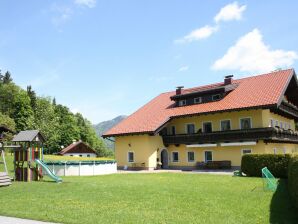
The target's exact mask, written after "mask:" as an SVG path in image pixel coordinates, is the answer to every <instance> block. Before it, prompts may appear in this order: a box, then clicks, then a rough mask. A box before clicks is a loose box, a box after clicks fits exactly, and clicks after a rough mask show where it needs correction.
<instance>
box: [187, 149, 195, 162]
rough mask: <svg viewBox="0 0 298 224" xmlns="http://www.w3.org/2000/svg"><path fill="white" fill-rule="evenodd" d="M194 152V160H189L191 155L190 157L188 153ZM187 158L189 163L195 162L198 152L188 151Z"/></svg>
mask: <svg viewBox="0 0 298 224" xmlns="http://www.w3.org/2000/svg"><path fill="white" fill-rule="evenodd" d="M190 152H192V153H193V160H189V157H188V153H190ZM186 160H187V162H188V163H194V162H195V161H196V154H195V152H194V151H186Z"/></svg>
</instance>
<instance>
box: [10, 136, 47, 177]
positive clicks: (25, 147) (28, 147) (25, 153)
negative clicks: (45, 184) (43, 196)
mask: <svg viewBox="0 0 298 224" xmlns="http://www.w3.org/2000/svg"><path fill="white" fill-rule="evenodd" d="M44 141H45V139H44V137H43V135H42V134H41V133H40V132H39V131H38V130H30V131H21V132H20V133H18V134H17V135H16V136H15V137H14V138H13V140H12V142H14V143H15V144H16V145H14V147H12V148H13V151H14V171H15V180H16V181H26V182H30V181H37V180H40V178H42V168H41V166H40V165H39V164H38V163H37V162H36V160H42V159H43V143H44Z"/></svg>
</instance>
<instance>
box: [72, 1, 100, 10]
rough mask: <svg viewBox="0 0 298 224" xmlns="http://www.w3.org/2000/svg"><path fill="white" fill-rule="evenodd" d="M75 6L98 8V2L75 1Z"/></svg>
mask: <svg viewBox="0 0 298 224" xmlns="http://www.w3.org/2000/svg"><path fill="white" fill-rule="evenodd" d="M75 4H77V5H80V6H85V7H88V8H94V7H95V6H96V0H75Z"/></svg>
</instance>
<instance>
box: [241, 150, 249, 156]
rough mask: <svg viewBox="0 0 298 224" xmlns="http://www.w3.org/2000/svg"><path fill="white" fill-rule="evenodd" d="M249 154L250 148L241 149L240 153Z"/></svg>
mask: <svg viewBox="0 0 298 224" xmlns="http://www.w3.org/2000/svg"><path fill="white" fill-rule="evenodd" d="M245 154H251V149H242V155H245Z"/></svg>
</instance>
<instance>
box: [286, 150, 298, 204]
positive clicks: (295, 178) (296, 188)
mask: <svg viewBox="0 0 298 224" xmlns="http://www.w3.org/2000/svg"><path fill="white" fill-rule="evenodd" d="M288 186H289V191H290V195H291V198H292V199H293V202H294V205H295V206H296V208H297V209H298V156H296V157H293V158H291V159H290V162H289V172H288Z"/></svg>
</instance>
